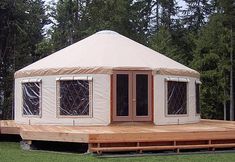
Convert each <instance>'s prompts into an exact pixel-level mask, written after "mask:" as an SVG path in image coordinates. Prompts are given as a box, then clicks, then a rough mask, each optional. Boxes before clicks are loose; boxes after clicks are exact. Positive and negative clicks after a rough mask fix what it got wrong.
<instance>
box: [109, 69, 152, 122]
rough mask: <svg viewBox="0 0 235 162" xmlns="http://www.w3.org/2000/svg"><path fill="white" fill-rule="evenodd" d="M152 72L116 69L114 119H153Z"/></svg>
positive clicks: (114, 79)
mask: <svg viewBox="0 0 235 162" xmlns="http://www.w3.org/2000/svg"><path fill="white" fill-rule="evenodd" d="M151 79H152V77H151V72H146V71H115V73H114V74H113V87H112V88H113V89H112V90H113V100H112V101H113V111H112V119H113V121H151V117H152V108H151V107H152V105H151V103H152V102H151V99H152V96H151V94H152V93H151V89H152V85H151V84H152V81H151Z"/></svg>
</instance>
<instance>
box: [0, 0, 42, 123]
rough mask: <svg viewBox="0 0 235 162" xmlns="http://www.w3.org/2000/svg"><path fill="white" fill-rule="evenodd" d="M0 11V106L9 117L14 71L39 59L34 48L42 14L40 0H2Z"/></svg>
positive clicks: (38, 37) (40, 38) (37, 40)
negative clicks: (0, 99) (0, 100)
mask: <svg viewBox="0 0 235 162" xmlns="http://www.w3.org/2000/svg"><path fill="white" fill-rule="evenodd" d="M0 11H1V12H0V14H1V15H0V16H1V31H0V37H1V39H0V54H1V55H0V56H1V57H0V64H1V66H0V73H1V78H0V94H2V98H3V99H2V102H1V105H0V106H1V107H0V109H2V111H3V118H4V119H7V118H11V117H12V106H13V91H14V89H13V87H14V82H13V79H14V76H13V75H14V72H15V71H16V70H18V69H20V68H22V67H24V66H26V65H28V64H29V63H31V62H32V61H35V60H37V59H38V58H40V56H36V55H35V50H36V44H37V43H39V42H40V41H41V40H42V39H43V29H42V28H43V26H44V25H45V23H46V16H45V12H44V2H43V1H42V0H34V1H33V0H26V1H23V0H17V1H16V0H9V1H8V0H3V1H1V2H0Z"/></svg>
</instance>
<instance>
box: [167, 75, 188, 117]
mask: <svg viewBox="0 0 235 162" xmlns="http://www.w3.org/2000/svg"><path fill="white" fill-rule="evenodd" d="M168 81H173V82H184V83H186V93H187V94H186V114H168ZM189 82H190V80H189V79H188V78H180V77H168V78H165V81H164V83H165V117H188V116H189Z"/></svg>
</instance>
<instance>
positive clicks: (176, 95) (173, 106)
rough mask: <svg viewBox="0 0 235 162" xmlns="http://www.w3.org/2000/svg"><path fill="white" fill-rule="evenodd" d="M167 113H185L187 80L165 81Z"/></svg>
mask: <svg viewBox="0 0 235 162" xmlns="http://www.w3.org/2000/svg"><path fill="white" fill-rule="evenodd" d="M167 114H168V115H178V114H187V82H182V81H172V80H169V81H167Z"/></svg>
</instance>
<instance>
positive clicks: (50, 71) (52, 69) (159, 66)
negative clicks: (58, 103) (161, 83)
mask: <svg viewBox="0 0 235 162" xmlns="http://www.w3.org/2000/svg"><path fill="white" fill-rule="evenodd" d="M113 70H153V72H154V73H157V74H167V75H184V76H192V77H199V76H200V74H199V73H198V72H197V71H195V70H192V69H190V68H188V67H186V66H184V65H182V64H180V63H178V62H176V61H174V60H172V59H170V58H168V57H166V56H164V55H162V54H160V53H158V52H156V51H154V50H152V49H150V48H148V47H146V46H144V45H141V44H139V43H137V42H135V41H133V40H131V39H129V38H127V37H124V36H122V35H120V34H118V33H116V32H113V31H100V32H98V33H95V34H93V35H91V36H89V37H87V38H85V39H83V40H81V41H79V42H77V43H75V44H73V45H71V46H68V47H66V48H64V49H62V50H60V51H58V52H55V53H53V54H51V55H49V56H47V57H45V58H43V59H41V60H39V61H37V62H35V63H33V64H31V65H29V66H27V67H25V68H23V69H21V70H19V71H17V72H16V73H15V78H21V77H29V76H44V75H63V74H80V73H84V74H111V73H112V71H113Z"/></svg>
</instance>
